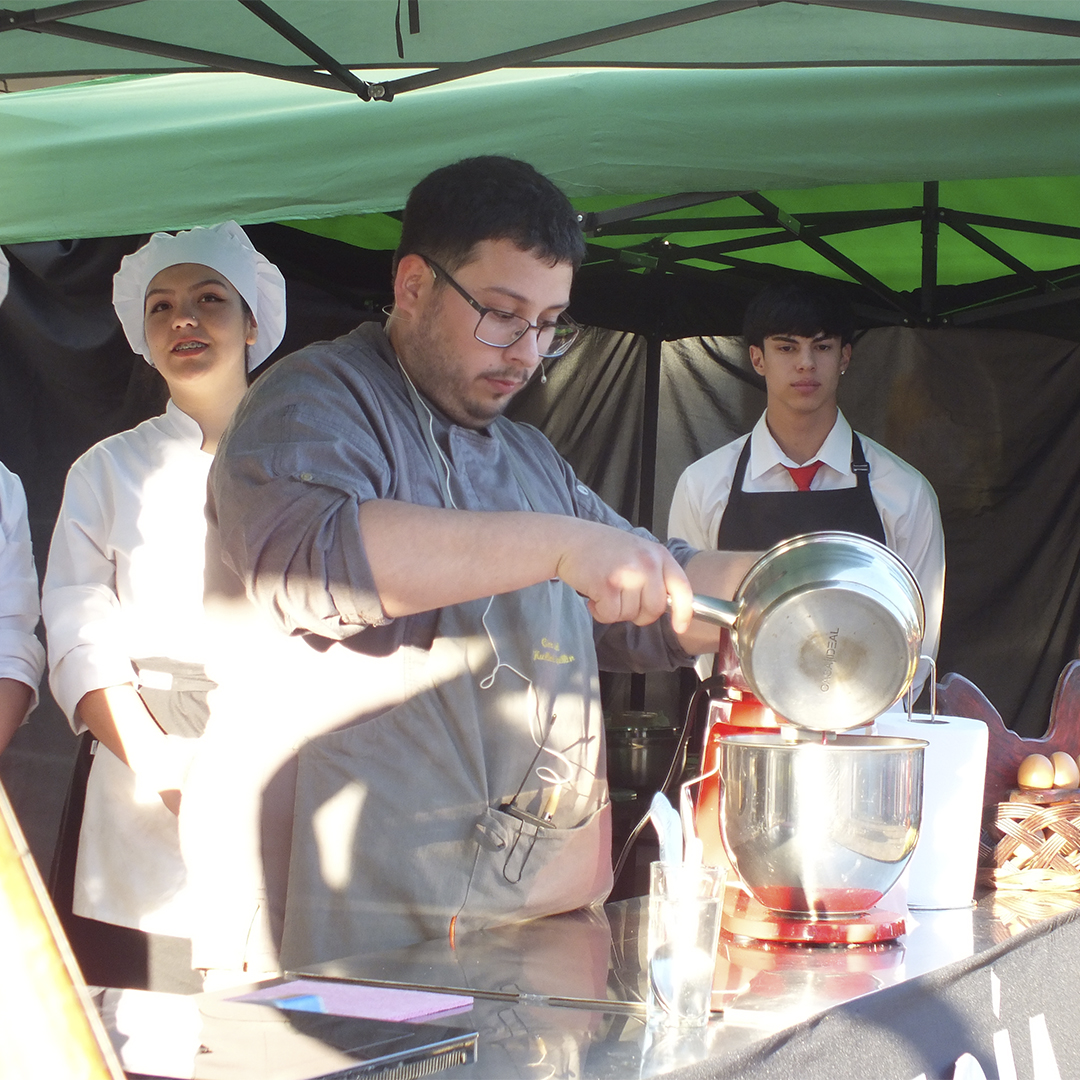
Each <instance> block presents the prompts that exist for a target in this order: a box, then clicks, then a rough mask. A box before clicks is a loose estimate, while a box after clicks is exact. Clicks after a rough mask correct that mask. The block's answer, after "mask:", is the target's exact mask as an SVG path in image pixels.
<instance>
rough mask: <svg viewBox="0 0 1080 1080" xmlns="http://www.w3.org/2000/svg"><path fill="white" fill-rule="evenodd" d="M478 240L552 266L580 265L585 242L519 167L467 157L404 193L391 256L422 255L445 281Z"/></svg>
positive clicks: (561, 199) (550, 192)
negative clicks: (512, 247) (509, 245)
mask: <svg viewBox="0 0 1080 1080" xmlns="http://www.w3.org/2000/svg"><path fill="white" fill-rule="evenodd" d="M481 240H510V241H512V242H513V243H514V244H516V245H517V246H518V247H519V248H521V250H522V251H531V252H534V253H535V254H536V255H538V256H539V257H540V258H542V259H550V260H551V263H552V265H554V264H555V263H560V262H568V263H571V264H572V265H573V267H574V269H575V270H576V269H577V268H578V267H579V266H580V265H581V261H582V259H583V258H584V257H585V238H584V236H583V235H582V232H581V223H580V222H579V221H578V216H577V212H576V211H575V210H574V208H573V207H572V206H571V205H570V200H569V199H567V197H566V196H565V195H564V194H563V193H562V192H561V191H560V190H559V189H558V188H557V187H556V186H555V185H554V184H553V183H552V182H551V181H550V180H549V179H548V178H547V177H546V176H543V175H541V174H540V173H538V172H537V171H536V169H534V168H533V167H532V166H531V165H529V164H526V162H524V161H516V160H514V159H513V158H506V157H494V156H491V157H474V158H465V159H464V160H463V161H457V162H455V163H454V164H453V165H445V166H443V168H441V169H436V170H435V172H433V173H430V174H428V175H427V176H425V177H424V179H423V180H421V181H420V183H418V184H417V185H416V187H414V188H413V189H412V191H411V192H410V193H409V201H408V202H407V203H406V204H405V214H404V216H403V218H402V225H401V242H400V243H399V244H398V248H397V251H395V252H394V271H395V273H396V272H397V266H398V263H399V262H400V261H401V260H402V259H403V258H404V257H405V256H406V255H428V256H430V257H431V258H432V259H434V260H435V261H436V262H437V263H439V264H440V265H441V266H444V267H446V269H447V270H449V271H450V272H451V273H452V272H453V271H455V270H457V269H458V268H459V267H461V266H463V265H464V264H465V263H466V262H468V261H469V258H470V256H471V254H472V250H473V248H474V247H475V246H476V245H477V244H478V243H480V241H481Z"/></svg>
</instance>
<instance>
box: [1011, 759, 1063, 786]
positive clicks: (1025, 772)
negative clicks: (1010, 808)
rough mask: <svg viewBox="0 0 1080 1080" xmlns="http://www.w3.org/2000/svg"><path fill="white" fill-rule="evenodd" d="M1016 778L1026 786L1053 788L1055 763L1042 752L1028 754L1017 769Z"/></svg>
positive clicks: (1020, 783) (1021, 784)
mask: <svg viewBox="0 0 1080 1080" xmlns="http://www.w3.org/2000/svg"><path fill="white" fill-rule="evenodd" d="M1016 780H1017V783H1019V785H1020V786H1021V787H1024V788H1052V787H1053V786H1054V763H1053V762H1052V761H1051V760H1050V759H1049V758H1048V757H1044V756H1043V755H1042V754H1028V756H1027V757H1026V758H1024V760H1023V761H1021V762H1020V768H1019V769H1017V770H1016Z"/></svg>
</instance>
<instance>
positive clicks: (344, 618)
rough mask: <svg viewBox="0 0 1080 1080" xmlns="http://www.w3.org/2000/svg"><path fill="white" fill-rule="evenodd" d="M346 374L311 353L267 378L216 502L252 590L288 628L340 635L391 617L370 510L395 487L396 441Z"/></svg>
mask: <svg viewBox="0 0 1080 1080" xmlns="http://www.w3.org/2000/svg"><path fill="white" fill-rule="evenodd" d="M326 348H332V346H327V347H326ZM340 375H341V373H340V372H335V370H334V364H333V363H332V362H331V363H328V364H325V365H324V364H323V363H322V362H321V360H320V357H319V356H318V355H317V354H316V355H315V356H306V355H305V353H304V352H302V353H299V354H296V355H295V356H293V357H291V358H290V360H289V362H288V364H287V365H285V366H280V365H279V367H278V368H275V369H271V371H270V372H268V373H267V374H266V375H265V376H263V378H262V379H260V380H259V382H258V383H256V384H255V385H254V386H253V387H252V389H251V391H250V392H249V394H248V396H247V397H246V398H245V399H244V402H243V403H242V404H241V406H240V409H239V410H238V411H237V414H236V416H235V417H234V418H233V422H232V424H231V425H230V429H229V431H228V432H227V433H226V437H225V439H224V440H223V442H222V444H221V446H220V447H219V449H218V452H217V455H216V456H215V459H214V465H213V467H212V469H211V472H210V491H209V501H208V516H209V519H210V525H211V527H212V528H217V530H218V532H219V543H220V545H221V551H222V556H223V558H224V559H225V561H226V562H227V563H228V564H229V566H231V568H232V569H233V570H234V571H235V572H236V573H237V574H238V575H239V577H240V579H241V581H242V582H243V584H244V587H245V589H246V591H247V593H248V595H249V597H250V598H251V599H252V600H253V601H254V602H255V603H256V604H257V605H258V606H259V607H261V608H263V609H264V610H266V611H268V612H270V613H271V614H272V615H273V617H274V618H275V620H276V621H277V622H278V623H279V625H280V626H281V627H282V628H283V629H284V630H286V631H287V632H289V633H296V632H302V633H313V634H317V635H319V636H320V637H325V638H331V639H333V640H341V639H344V638H348V637H350V636H352V635H354V634H356V633H358V632H359V631H360V630H363V629H364V628H365V627H369V626H378V625H382V624H383V623H385V622H387V621H388V620H387V619H386V618H385V616H384V615H383V611H382V606H381V604H380V602H379V596H378V592H377V590H376V588H375V582H374V578H373V576H372V573H371V567H370V566H369V564H368V560H367V557H366V555H365V553H364V545H363V541H362V539H361V536H360V518H359V513H360V505H361V503H362V502H364V501H365V500H367V499H377V498H382V497H385V496H386V495H387V494H388V491H389V485H390V465H389V457H388V448H387V447H386V446H385V439H382V438H380V432H379V431H378V430H377V429H378V427H379V425H378V424H377V423H373V422H372V421H371V417H370V416H368V415H367V410H366V409H365V407H364V402H363V399H362V396H361V395H358V394H357V392H356V388H355V387H351V386H349V385H348V383H347V382H346V381H343V380H342V379H341V377H340Z"/></svg>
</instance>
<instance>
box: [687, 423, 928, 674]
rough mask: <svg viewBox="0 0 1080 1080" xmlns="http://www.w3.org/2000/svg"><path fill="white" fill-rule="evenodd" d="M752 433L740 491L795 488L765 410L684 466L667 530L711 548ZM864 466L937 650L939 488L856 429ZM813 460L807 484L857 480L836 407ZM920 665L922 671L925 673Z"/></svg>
mask: <svg viewBox="0 0 1080 1080" xmlns="http://www.w3.org/2000/svg"><path fill="white" fill-rule="evenodd" d="M747 438H749V439H750V459H749V461H748V462H747V464H746V475H745V476H744V477H743V491H746V492H763V491H777V492H783V491H796V490H797V488H796V485H795V481H794V480H792V478H791V475H790V474H789V473H788V472H787V469H786V468H785V466H788V467H792V468H794V467H796V466H798V465H803V464H807V462H797V461H792V460H791V459H790V458H789V457H787V455H786V454H785V453H784V452H783V450H781V449H780V446H779V445H778V444H777V442H776V440H775V439H774V438H773V436H772V433H771V432H770V431H769V428H768V425H767V424H766V423H765V416H764V415H762V417H761V419H760V420H758V422H757V423H756V424H755V425H754V429H753V430H752V431H751V432H750V434H749V435H748V436H746V435H744V436H743V437H742V438H739V439H736V440H734V442H730V443H728V444H727V445H726V446H722V447H720V449H719V450H714V451H713V452H712V453H711V454H706V455H705V457H703V458H700V459H699V460H698V461H695V462H694V463H693V464H692V465H690V466H688V467H687V468H686V469H685V470H684V472H683V474H682V476H681V477H679V482H678V484H677V485H676V487H675V494H674V496H673V497H672V501H671V512H670V514H669V517H668V536H669V537H674V536H678V537H681V538H682V539H683V540H686V541H687V543H689V544H692V545H693V546H694V547H696V548H702V549H704V550H715V548H716V538H717V534H718V533H719V530H720V521H721V519H722V518H723V516H724V511H725V510H726V509H727V504H728V497H729V495H730V494H731V483H732V480H733V479H734V477H735V467H736V465H737V463H738V460H739V454H740V453H741V452H742V448H743V446H744V445H745V443H746V440H747ZM859 440H860V442H861V443H862V446H863V452H864V453H865V455H866V461H867V464H868V465H869V466H870V491H871V493H872V495H873V498H874V505H875V506H876V507H877V511H878V514H879V515H880V516H881V524H882V526H883V527H884V529H885V543H886V544H887V545H888V547H889V548H890V549H891V550H892V551H894V552H896V554H897V555H899V556H900V558H901V559H903V560H904V562H905V563H906V564H907V566H908V568H909V569H910V570H911V572H912V574H914V575H915V580H916V581H917V582H918V583H919V588H920V590H921V591H922V595H923V603H924V605H925V607H926V632H925V635H924V637H923V652H924V653H925V654H927V655H929V656H933V657H936V656H937V648H938V638H939V635H940V631H941V606H942V601H943V598H944V593H945V537H944V533H943V531H942V528H941V514H940V512H939V510H938V501H937V495H936V494H935V493H934V489H933V488H932V487H931V486H930V483H929V481H928V480H927V479H926V477H924V476H923V475H922V473H920V472H919V471H918V469H915V468H912V466H910V465H909V464H908V463H907V462H906V461H904V460H903V459H902V458H899V457H897V456H896V454H894V453H893V452H892V451H891V450H886V449H885V447H884V446H882V445H881V444H880V443H876V442H874V440H873V439H869V438H867V437H866V436H865V435H860V436H859ZM812 460H815V461H821V462H822V463H823V465H822V468H820V469H818V471H817V475H816V476H815V477H814V479H813V481H812V483H811V485H810V490H811V491H836V490H840V489H842V488H853V487H855V486H856V484H857V483H858V479H857V477H856V476H855V474H854V473H853V472H852V471H851V425H850V424H849V423H848V422H847V420H846V419H844V415H843V413H841V412H840V411H839V410H837V413H836V423H835V424H834V425H833V427H832V430H831V431H830V432H829V434H828V435H827V436H826V437H825V441H824V442H823V443H822V444H821V447H820V449H819V450H818V452H817V454H816V455H814V458H813V459H812ZM711 666H712V659H711V657H710V658H709V659H708V662H707V663H703V662H702V661H699V663H698V671H699V673H701V671H702V670H703V668H705V669H707V670H705V673H706V674H708V671H709V670H711ZM925 674H926V673H925V672H923V671H920V676H919V677H920V678H922V677H924V676H925Z"/></svg>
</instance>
